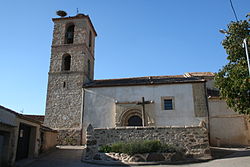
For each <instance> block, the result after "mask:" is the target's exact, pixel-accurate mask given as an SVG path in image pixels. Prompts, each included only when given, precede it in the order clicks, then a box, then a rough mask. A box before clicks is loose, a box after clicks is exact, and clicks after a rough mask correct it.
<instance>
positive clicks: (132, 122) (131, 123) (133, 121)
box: [128, 115, 142, 126]
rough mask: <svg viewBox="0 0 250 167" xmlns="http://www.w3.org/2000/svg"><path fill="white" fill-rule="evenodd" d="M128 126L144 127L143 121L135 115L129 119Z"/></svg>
mask: <svg viewBox="0 0 250 167" xmlns="http://www.w3.org/2000/svg"><path fill="white" fill-rule="evenodd" d="M128 126H142V119H141V117H139V116H138V115H133V116H131V117H130V118H129V119H128Z"/></svg>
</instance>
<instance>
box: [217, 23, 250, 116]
mask: <svg viewBox="0 0 250 167" xmlns="http://www.w3.org/2000/svg"><path fill="white" fill-rule="evenodd" d="M249 28H250V24H249V22H248V21H247V20H244V21H238V22H231V23H230V24H229V25H228V30H227V31H226V37H225V39H224V40H223V41H222V45H223V47H224V48H225V50H226V53H227V54H228V57H227V59H228V60H229V62H228V64H226V65H225V66H224V67H223V68H222V69H220V70H219V72H218V73H217V74H216V75H215V85H216V87H217V88H219V90H220V96H221V98H222V99H224V100H225V101H226V102H227V105H228V106H229V107H230V108H232V109H233V110H234V111H236V112H238V113H241V114H248V115H250V77H249V72H248V65H247V58H246V52H245V48H244V47H243V46H242V43H243V39H245V38H247V41H248V50H249V49H250V48H249V45H250V42H249V41H250V35H249V32H250V31H249Z"/></svg>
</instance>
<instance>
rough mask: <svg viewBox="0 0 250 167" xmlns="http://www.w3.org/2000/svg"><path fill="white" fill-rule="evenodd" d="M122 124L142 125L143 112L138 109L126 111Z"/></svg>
mask: <svg viewBox="0 0 250 167" xmlns="http://www.w3.org/2000/svg"><path fill="white" fill-rule="evenodd" d="M120 122H121V126H142V114H141V111H140V110H138V109H131V110H127V111H125V112H124V113H123V114H122V115H121V121H120Z"/></svg>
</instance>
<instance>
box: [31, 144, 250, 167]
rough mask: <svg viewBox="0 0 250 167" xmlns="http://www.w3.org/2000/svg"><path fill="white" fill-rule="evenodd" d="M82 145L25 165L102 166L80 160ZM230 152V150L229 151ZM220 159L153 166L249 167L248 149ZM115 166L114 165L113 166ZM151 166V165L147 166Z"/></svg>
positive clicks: (52, 166) (59, 166) (249, 154)
mask: <svg viewBox="0 0 250 167" xmlns="http://www.w3.org/2000/svg"><path fill="white" fill-rule="evenodd" d="M82 149H83V147H62V148H60V149H57V150H56V151H53V152H51V153H49V154H47V155H44V156H42V157H40V158H39V159H37V160H35V161H34V162H32V163H31V164H29V165H28V166H27V167H47V166H48V167H102V166H101V165H93V164H86V163H82V162H81V161H80V159H81V155H82ZM229 152H230V151H229ZM233 152H234V153H232V152H230V153H231V154H229V155H227V156H225V157H224V158H221V159H216V160H212V161H209V162H203V163H193V164H184V165H183V164H182V165H154V167H224V166H225V167H250V150H243V149H242V150H239V151H233ZM114 167H115V166H114ZM147 167H153V166H147Z"/></svg>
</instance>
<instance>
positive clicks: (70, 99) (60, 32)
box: [44, 14, 97, 144]
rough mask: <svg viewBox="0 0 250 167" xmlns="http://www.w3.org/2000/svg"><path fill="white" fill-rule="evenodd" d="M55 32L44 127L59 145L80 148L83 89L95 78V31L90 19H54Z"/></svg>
mask: <svg viewBox="0 0 250 167" xmlns="http://www.w3.org/2000/svg"><path fill="white" fill-rule="evenodd" d="M52 20H53V22H54V32H53V41H52V47H51V58H50V70H49V78H48V87H47V100H46V111H45V120H44V124H45V125H46V126H48V127H51V128H53V129H57V130H58V131H59V136H58V138H59V144H80V143H81V128H82V126H81V125H82V103H83V99H82V86H83V84H84V83H87V82H90V81H91V80H93V78H94V61H95V58H94V51H95V50H94V48H95V37H96V35H97V34H96V31H95V29H94V26H93V25H92V23H91V20H90V18H89V16H88V15H84V14H77V15H76V16H73V17H61V18H53V19H52Z"/></svg>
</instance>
